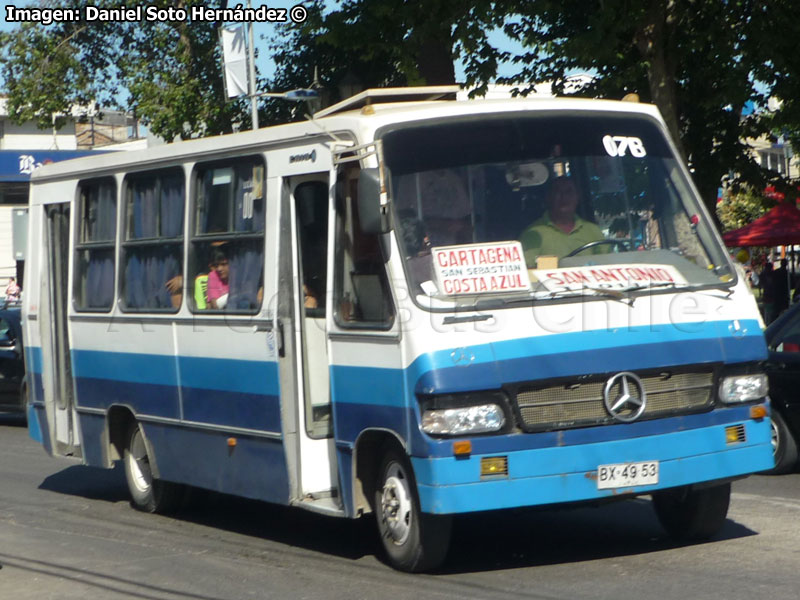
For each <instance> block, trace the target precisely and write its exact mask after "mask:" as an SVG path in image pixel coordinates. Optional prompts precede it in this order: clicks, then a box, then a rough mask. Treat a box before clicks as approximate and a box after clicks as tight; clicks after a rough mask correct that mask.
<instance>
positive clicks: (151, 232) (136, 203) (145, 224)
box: [131, 179, 158, 239]
mask: <svg viewBox="0 0 800 600" xmlns="http://www.w3.org/2000/svg"><path fill="white" fill-rule="evenodd" d="M155 237H158V196H157V195H156V180H155V179H151V180H148V181H141V182H138V183H137V184H136V185H134V186H133V230H132V231H131V238H133V239H142V238H155Z"/></svg>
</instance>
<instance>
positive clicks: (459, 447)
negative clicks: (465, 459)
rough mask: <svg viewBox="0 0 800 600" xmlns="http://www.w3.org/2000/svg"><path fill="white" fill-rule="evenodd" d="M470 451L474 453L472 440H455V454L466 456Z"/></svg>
mask: <svg viewBox="0 0 800 600" xmlns="http://www.w3.org/2000/svg"><path fill="white" fill-rule="evenodd" d="M470 453H472V442H470V441H469V440H459V441H457V442H453V454H455V455H456V456H466V455H468V454H470Z"/></svg>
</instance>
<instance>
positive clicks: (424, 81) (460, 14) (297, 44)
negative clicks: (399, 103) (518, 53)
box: [261, 0, 504, 122]
mask: <svg viewBox="0 0 800 600" xmlns="http://www.w3.org/2000/svg"><path fill="white" fill-rule="evenodd" d="M328 4H330V3H326V2H323V1H322V0H312V1H310V2H308V3H306V7H307V8H308V11H309V16H308V19H307V20H306V22H305V23H302V24H287V25H286V26H284V27H282V28H281V29H280V30H279V32H278V35H277V36H275V37H274V38H273V39H272V40H271V50H272V52H273V59H274V60H275V63H276V65H277V71H276V74H275V76H274V77H273V78H272V79H270V80H268V81H265V82H263V84H262V86H261V87H262V89H270V90H289V89H293V88H297V87H309V86H310V85H311V84H312V82H313V81H314V77H315V73H316V76H317V85H318V87H319V91H320V92H321V95H322V105H323V106H327V105H329V104H333V103H335V102H337V101H339V100H341V99H343V98H342V96H343V93H342V89H341V88H342V87H343V86H345V85H346V86H347V87H349V88H353V87H354V86H355V87H356V88H357V90H358V91H360V90H362V89H366V88H371V87H393V86H406V85H442V84H454V83H455V67H454V61H455V60H456V59H457V58H458V57H459V56H460V55H464V54H466V53H469V54H470V55H471V56H474V64H475V70H476V72H479V73H481V74H482V76H484V78H485V81H489V80H490V79H492V78H493V77H494V76H495V74H496V72H497V66H498V60H500V59H502V57H503V56H504V53H502V52H499V51H496V50H495V49H493V48H492V47H491V45H490V44H489V43H488V34H489V32H490V31H491V30H492V28H495V27H498V26H499V25H500V24H502V22H503V19H502V16H499V15H498V13H496V12H495V11H494V3H493V2H489V1H487V0H472V1H470V2H465V1H464V0H428V1H426V2H388V1H387V0H345V1H343V2H340V3H338V7H336V8H334V9H329V8H326V6H327V5H328ZM265 105H266V111H265V112H266V117H267V120H268V121H269V122H279V121H281V120H287V119H292V118H299V117H300V114H299V113H300V112H302V111H300V110H298V109H297V108H296V107H292V106H287V105H286V104H285V103H283V104H280V103H279V102H278V101H267V102H266V103H265Z"/></svg>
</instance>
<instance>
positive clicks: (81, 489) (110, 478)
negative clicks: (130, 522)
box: [39, 463, 130, 502]
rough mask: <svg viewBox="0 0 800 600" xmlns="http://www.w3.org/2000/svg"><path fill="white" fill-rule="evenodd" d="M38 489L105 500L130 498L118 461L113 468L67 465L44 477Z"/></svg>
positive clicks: (117, 500) (113, 500) (114, 500)
mask: <svg viewBox="0 0 800 600" xmlns="http://www.w3.org/2000/svg"><path fill="white" fill-rule="evenodd" d="M39 489H41V490H47V491H49V492H56V493H59V494H67V495H69V496H78V497H81V498H89V499H91V500H105V501H107V502H120V501H124V500H128V499H129V498H130V496H129V495H128V487H127V484H126V483H125V472H124V471H123V470H122V465H121V464H119V463H118V464H117V465H116V466H115V467H114V468H113V469H100V468H97V467H84V466H81V465H75V466H72V467H67V468H66V469H63V470H61V471H59V472H58V473H54V474H53V475H50V476H49V477H46V478H45V480H44V481H42V483H41V485H40V486H39Z"/></svg>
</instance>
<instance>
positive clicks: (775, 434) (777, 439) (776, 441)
mask: <svg viewBox="0 0 800 600" xmlns="http://www.w3.org/2000/svg"><path fill="white" fill-rule="evenodd" d="M770 429H771V430H772V435H771V436H770V443H771V444H772V454H773V455H774V456H777V455H778V448H779V447H780V445H781V432H780V429H778V424H777V423H776V422H775V419H774V418H773V419H772V420H770Z"/></svg>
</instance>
